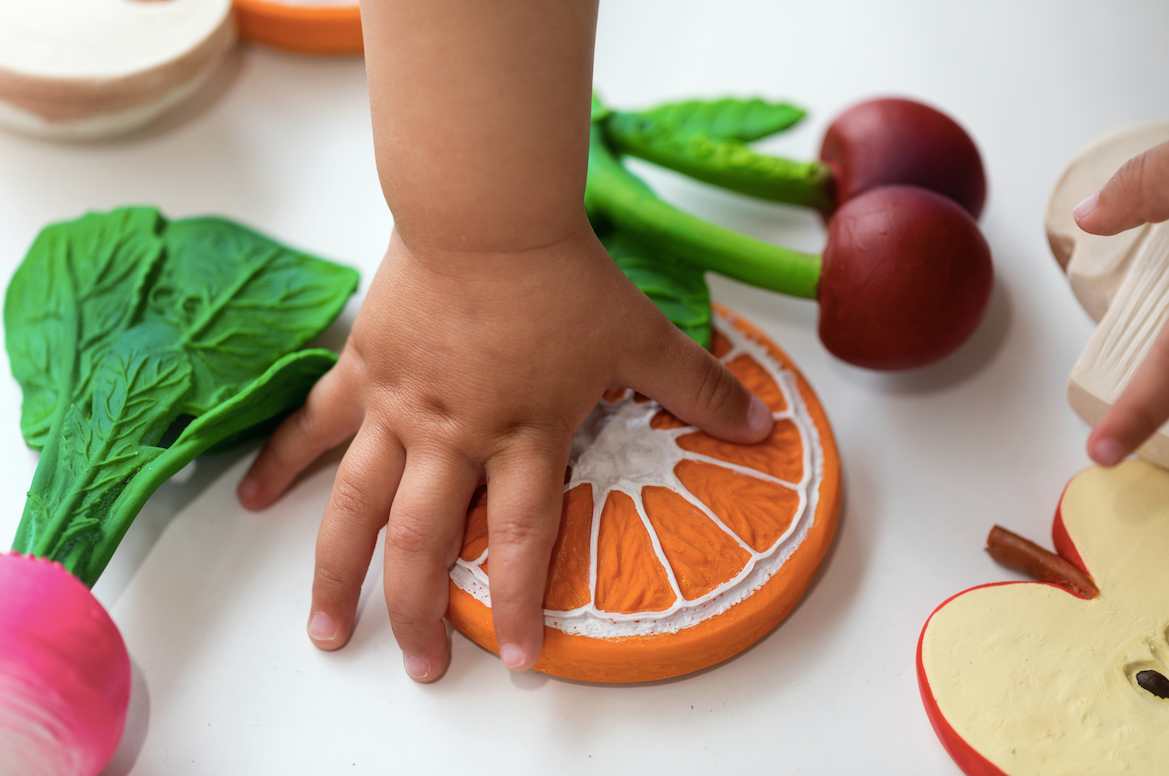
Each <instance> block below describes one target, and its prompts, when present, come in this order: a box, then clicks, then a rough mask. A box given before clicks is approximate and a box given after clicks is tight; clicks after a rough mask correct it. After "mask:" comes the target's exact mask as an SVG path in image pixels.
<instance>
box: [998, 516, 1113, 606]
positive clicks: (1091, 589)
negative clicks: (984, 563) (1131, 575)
mask: <svg viewBox="0 0 1169 776" xmlns="http://www.w3.org/2000/svg"><path fill="white" fill-rule="evenodd" d="M986 551H987V552H988V553H990V557H992V558H994V559H995V561H996V562H998V563H1001V564H1002V565H1004V566H1006V567H1007V568H1009V569H1013V570H1015V571H1018V572H1019V573H1021V574H1026V575H1027V576H1029V577H1031V578H1033V579H1037V580H1039V581H1040V582H1047V583H1049V584H1052V585H1057V586H1058V587H1062V588H1063V589H1064V590H1067V591H1068V592H1069V593H1071V594H1072V595H1075V596H1079V597H1080V598H1095V597H1096V596H1098V595H1100V589H1099V588H1098V587H1096V583H1095V582H1093V581H1092V578H1091V577H1090V576H1088V575H1087V574H1085V573H1084V572H1083V571H1081V570H1080V569H1079V568H1077V567H1076V566H1075V565H1073V564H1072V563H1069V562H1068V561H1067V560H1065V559H1063V558H1062V557H1060V556H1059V555H1056V554H1055V553H1054V552H1050V551H1048V550H1045V549H1043V548H1042V547H1040V546H1039V545H1038V544H1036V543H1035V542H1032V541H1028V540H1027V539H1024V538H1023V537H1022V536H1019V535H1018V534H1016V533H1012V532H1011V531H1008V530H1007V529H1006V528H1003V527H1002V526H999V525H996V526H995V527H994V528H992V529H990V534H989V535H988V536H987V537H986Z"/></svg>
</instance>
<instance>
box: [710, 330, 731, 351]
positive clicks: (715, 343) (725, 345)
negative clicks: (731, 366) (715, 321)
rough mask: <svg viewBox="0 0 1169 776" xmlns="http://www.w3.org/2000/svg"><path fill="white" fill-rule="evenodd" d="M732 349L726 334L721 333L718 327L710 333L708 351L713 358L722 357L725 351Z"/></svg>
mask: <svg viewBox="0 0 1169 776" xmlns="http://www.w3.org/2000/svg"><path fill="white" fill-rule="evenodd" d="M732 350H734V346H733V345H732V344H731V341H730V340H729V339H727V335H725V334H723V333H722V332H721V331H719V330H718V329H715V330H714V331H712V332H711V333H710V352H711V354H712V355H713V356H714V357H715V358H722V357H723V356H725V355H726V354H727V353H730V352H731V351H732Z"/></svg>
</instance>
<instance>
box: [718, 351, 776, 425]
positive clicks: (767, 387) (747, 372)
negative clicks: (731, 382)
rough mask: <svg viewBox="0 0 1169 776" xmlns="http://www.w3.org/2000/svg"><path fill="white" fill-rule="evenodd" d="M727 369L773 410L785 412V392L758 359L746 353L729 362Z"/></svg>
mask: <svg viewBox="0 0 1169 776" xmlns="http://www.w3.org/2000/svg"><path fill="white" fill-rule="evenodd" d="M727 369H730V370H731V371H732V372H734V373H735V377H737V378H739V382H741V383H742V384H743V385H744V386H746V387H747V390H748V391H750V392H751V393H753V394H755V395H756V396H758V397H759V398H760V399H762V400H763V403H764V404H766V405H767V406H768V407H770V408H771V411H772V412H783V411H784V410H786V409H787V401H785V400H784V398H783V392H782V391H780V390H779V386H778V385H776V384H775V380H773V379H772V378H771V375H769V374H767V370H766V369H764V368H763V367H762V366H760V365H759V362H758V361H756V360H755V359H753V358H751V357H750V356H748V355H747V354H746V353H744V354H743V355H741V356H737V357H735V358H734V359H733V360H731V361H729V362H727Z"/></svg>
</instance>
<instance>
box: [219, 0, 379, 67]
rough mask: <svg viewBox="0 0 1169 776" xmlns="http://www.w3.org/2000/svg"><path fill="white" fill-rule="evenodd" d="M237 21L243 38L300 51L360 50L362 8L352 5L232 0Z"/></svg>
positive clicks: (340, 52)
mask: <svg viewBox="0 0 1169 776" xmlns="http://www.w3.org/2000/svg"><path fill="white" fill-rule="evenodd" d="M235 16H236V23H237V25H238V26H239V34H240V37H241V38H244V39H245V40H253V41H256V42H258V43H266V44H268V45H269V46H275V47H276V48H282V49H286V50H288V51H297V52H300V53H302V54H360V53H362V52H363V51H364V48H363V47H362V43H361V11H360V10H359V9H358V6H357V3H353V4H352V5H291V4H287V3H277V2H268V0H235Z"/></svg>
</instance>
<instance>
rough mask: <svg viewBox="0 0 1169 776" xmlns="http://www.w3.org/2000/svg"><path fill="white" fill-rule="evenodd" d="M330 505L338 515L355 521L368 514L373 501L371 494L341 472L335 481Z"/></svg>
mask: <svg viewBox="0 0 1169 776" xmlns="http://www.w3.org/2000/svg"><path fill="white" fill-rule="evenodd" d="M329 506H330V507H331V509H332V511H333V512H334V513H335V514H336V515H337V516H338V517H340V518H342V519H343V520H346V521H353V520H356V519H358V518H360V517H361V516H363V515H366V514H368V512H369V510H370V508H371V503H370V499H369V496H367V495H366V494H365V491H364V490H362V488H361V487H359V486H358V485H357V484H356V483H355V482H353V481H352V480H351V479H349V478H348V477H347V476H345V474H343V473H340V472H339V473H338V474H337V479H336V480H335V481H334V482H333V492H332V495H330V497H329Z"/></svg>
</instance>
